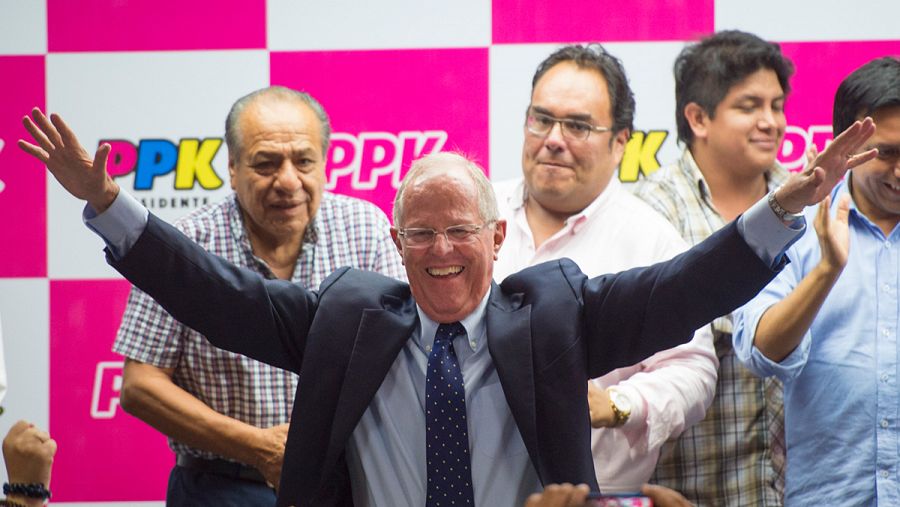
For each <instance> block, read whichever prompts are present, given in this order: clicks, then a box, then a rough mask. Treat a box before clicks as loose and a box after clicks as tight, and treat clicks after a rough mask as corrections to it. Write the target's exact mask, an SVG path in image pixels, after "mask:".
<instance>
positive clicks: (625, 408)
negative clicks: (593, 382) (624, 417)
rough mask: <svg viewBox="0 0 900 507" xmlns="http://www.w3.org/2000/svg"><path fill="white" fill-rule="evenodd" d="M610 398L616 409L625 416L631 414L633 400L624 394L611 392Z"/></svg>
mask: <svg viewBox="0 0 900 507" xmlns="http://www.w3.org/2000/svg"><path fill="white" fill-rule="evenodd" d="M609 397H610V399H611V400H612V402H613V403H615V404H616V408H618V409H619V411H621V412H622V413H623V414H630V413H631V400H629V399H628V397H627V396H625V395H623V394H622V393H620V392H618V391H615V390H611V391H610V393H609Z"/></svg>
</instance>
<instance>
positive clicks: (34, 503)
mask: <svg viewBox="0 0 900 507" xmlns="http://www.w3.org/2000/svg"><path fill="white" fill-rule="evenodd" d="M10 484H12V483H10ZM6 499H7V500H9V501H10V502H15V503H17V504H21V505H24V506H25V507H42V506H43V505H44V500H42V499H40V498H28V497H27V496H24V495H7V496H6Z"/></svg>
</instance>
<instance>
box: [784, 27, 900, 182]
mask: <svg viewBox="0 0 900 507" xmlns="http://www.w3.org/2000/svg"><path fill="white" fill-rule="evenodd" d="M781 49H782V51H783V52H784V54H785V55H787V57H788V58H790V59H791V60H792V61H793V62H794V66H795V67H796V72H795V73H794V77H793V78H792V79H791V94H790V96H789V97H788V100H787V102H786V104H785V115H786V116H787V123H788V130H787V132H786V134H785V142H784V144H783V145H782V147H781V150H780V152H779V156H778V160H779V161H781V162H782V163H783V164H784V165H785V166H786V167H788V168H789V169H795V170H796V169H800V167H802V165H803V164H804V162H803V160H804V158H803V153H804V151H805V149H806V146H807V145H808V144H809V143H810V142H811V143H813V144H815V145H816V147H817V148H818V149H819V150H822V149H824V148H825V143H826V142H828V141H829V140H831V139H832V137H833V136H832V132H831V122H832V110H833V108H834V93H835V92H836V91H837V89H838V86H839V85H840V84H841V81H843V80H844V78H846V77H847V75H849V74H850V73H851V72H853V71H854V70H856V69H857V68H859V67H861V66H862V65H863V64H865V63H866V62H868V61H870V60H874V59H875V58H880V57H883V56H897V55H900V41H846V42H785V43H781Z"/></svg>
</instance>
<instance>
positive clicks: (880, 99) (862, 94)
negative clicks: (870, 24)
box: [832, 56, 900, 135]
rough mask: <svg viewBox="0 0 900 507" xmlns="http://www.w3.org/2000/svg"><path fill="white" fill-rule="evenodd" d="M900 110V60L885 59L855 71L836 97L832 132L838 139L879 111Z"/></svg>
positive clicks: (879, 59)
mask: <svg viewBox="0 0 900 507" xmlns="http://www.w3.org/2000/svg"><path fill="white" fill-rule="evenodd" d="M897 106H900V58H897V57H896V56H886V57H884V58H878V59H875V60H872V61H870V62H868V63H866V64H865V65H863V66H862V67H860V68H858V69H856V70H854V71H853V72H852V73H850V75H849V76H847V77H846V78H845V79H844V80H843V81H842V82H841V84H840V86H838V89H837V92H835V94H834V110H833V117H832V128H833V130H834V134H835V135H837V134H839V133H841V132H843V131H844V130H846V129H847V127H849V126H850V125H852V124H853V122H855V121H856V120H858V119H861V118H863V117H866V116H871V115H873V114H874V113H875V112H876V111H877V110H879V109H885V108H889V107H897Z"/></svg>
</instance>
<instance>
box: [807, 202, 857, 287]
mask: <svg viewBox="0 0 900 507" xmlns="http://www.w3.org/2000/svg"><path fill="white" fill-rule="evenodd" d="M849 218H850V194H843V195H841V196H840V198H839V199H838V205H837V212H836V213H835V216H834V218H832V217H831V196H827V197H825V200H823V201H822V203H821V204H819V211H818V212H817V213H816V221H815V228H816V235H817V236H818V237H819V248H820V249H821V251H822V262H823V263H825V264H826V267H827V268H828V269H830V270H835V271H838V272H839V271H842V270H843V269H844V266H846V265H847V258H848V256H849V255H850V226H849V222H848V221H849Z"/></svg>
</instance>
